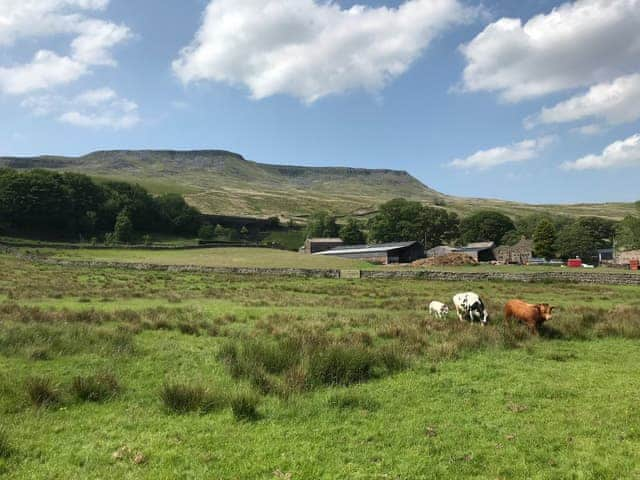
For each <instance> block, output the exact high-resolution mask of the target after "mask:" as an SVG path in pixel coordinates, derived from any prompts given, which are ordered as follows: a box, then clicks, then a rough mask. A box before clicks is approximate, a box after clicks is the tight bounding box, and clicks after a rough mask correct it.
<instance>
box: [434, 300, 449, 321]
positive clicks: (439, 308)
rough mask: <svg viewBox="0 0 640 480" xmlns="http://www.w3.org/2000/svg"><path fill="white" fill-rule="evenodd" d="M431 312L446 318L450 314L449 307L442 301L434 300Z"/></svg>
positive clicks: (435, 315) (438, 316)
mask: <svg viewBox="0 0 640 480" xmlns="http://www.w3.org/2000/svg"><path fill="white" fill-rule="evenodd" d="M429 313H430V314H431V315H433V316H434V317H437V318H440V319H442V318H446V317H447V316H448V315H449V307H447V306H446V305H445V304H444V303H442V302H437V301H435V300H434V301H433V302H431V303H430V304H429Z"/></svg>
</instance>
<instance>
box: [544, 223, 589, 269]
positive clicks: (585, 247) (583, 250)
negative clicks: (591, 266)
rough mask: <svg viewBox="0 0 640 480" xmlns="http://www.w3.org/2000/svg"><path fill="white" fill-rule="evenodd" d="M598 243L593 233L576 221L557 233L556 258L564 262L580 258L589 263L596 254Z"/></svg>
mask: <svg viewBox="0 0 640 480" xmlns="http://www.w3.org/2000/svg"><path fill="white" fill-rule="evenodd" d="M598 242H599V240H598V238H596V236H594V233H593V231H591V230H590V229H589V228H588V226H586V225H584V224H583V223H582V222H580V220H576V221H575V222H573V223H572V224H571V225H569V226H568V227H567V228H565V229H563V230H561V231H560V232H559V233H558V238H557V240H556V244H555V248H556V251H557V254H558V256H559V257H561V258H563V259H565V260H566V259H568V258H573V257H580V258H582V259H583V260H588V261H591V260H593V259H594V258H595V257H596V256H597V254H598V248H599V245H598Z"/></svg>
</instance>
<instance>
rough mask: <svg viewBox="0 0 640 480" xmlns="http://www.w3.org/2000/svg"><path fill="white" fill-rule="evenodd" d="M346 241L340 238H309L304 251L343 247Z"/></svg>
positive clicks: (321, 250)
mask: <svg viewBox="0 0 640 480" xmlns="http://www.w3.org/2000/svg"><path fill="white" fill-rule="evenodd" d="M342 245H344V242H343V241H342V239H340V238H307V240H306V241H305V242H304V253H318V252H324V251H325V250H331V249H332V248H336V247H341V246H342Z"/></svg>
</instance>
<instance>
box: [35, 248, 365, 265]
mask: <svg viewBox="0 0 640 480" xmlns="http://www.w3.org/2000/svg"><path fill="white" fill-rule="evenodd" d="M39 252H40V253H43V254H45V255H52V256H54V257H55V258H65V259H77V260H96V261H106V262H115V261H117V262H129V263H152V264H161V265H202V266H207V267H261V268H320V269H350V268H362V267H367V266H368V265H369V264H367V263H366V262H361V261H357V260H350V259H343V258H328V257H325V256H316V255H304V254H301V253H298V252H290V251H286V250H278V249H270V248H244V247H241V248H227V247H224V248H207V249H195V250H169V251H167V250H127V249H112V250H111V249H110V250H89V249H78V250H56V249H40V250H39Z"/></svg>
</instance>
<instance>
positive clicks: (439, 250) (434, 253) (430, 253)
mask: <svg viewBox="0 0 640 480" xmlns="http://www.w3.org/2000/svg"><path fill="white" fill-rule="evenodd" d="M454 251H455V247H450V246H449V245H438V246H437V247H433V248H430V249H429V250H427V258H433V257H444V256H445V255H449V254H450V253H454Z"/></svg>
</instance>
